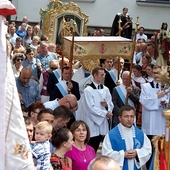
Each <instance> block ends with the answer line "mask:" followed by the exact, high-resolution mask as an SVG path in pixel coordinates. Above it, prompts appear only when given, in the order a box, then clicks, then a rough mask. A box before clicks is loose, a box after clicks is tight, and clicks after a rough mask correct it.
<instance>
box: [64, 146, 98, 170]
mask: <svg viewBox="0 0 170 170" xmlns="http://www.w3.org/2000/svg"><path fill="white" fill-rule="evenodd" d="M66 156H67V157H68V158H70V159H71V160H72V170H87V167H88V165H89V163H90V161H91V160H92V159H94V158H95V156H96V155H95V151H94V149H93V148H92V147H91V146H89V145H86V149H85V150H84V151H82V150H79V149H78V148H76V147H75V146H72V150H70V151H68V152H67V153H66Z"/></svg>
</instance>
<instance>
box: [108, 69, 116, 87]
mask: <svg viewBox="0 0 170 170" xmlns="http://www.w3.org/2000/svg"><path fill="white" fill-rule="evenodd" d="M109 74H110V77H111V78H112V80H113V81H114V83H115V84H116V81H117V78H116V77H115V75H114V74H113V71H112V70H110V71H109Z"/></svg>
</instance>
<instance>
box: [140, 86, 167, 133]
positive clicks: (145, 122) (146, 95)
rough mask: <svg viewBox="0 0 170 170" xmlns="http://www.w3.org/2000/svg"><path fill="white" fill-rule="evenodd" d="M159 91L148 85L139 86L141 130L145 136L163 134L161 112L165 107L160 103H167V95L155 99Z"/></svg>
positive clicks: (163, 127) (163, 120)
mask: <svg viewBox="0 0 170 170" xmlns="http://www.w3.org/2000/svg"><path fill="white" fill-rule="evenodd" d="M159 90H160V89H157V88H152V87H151V85H150V83H145V84H142V85H141V94H140V103H141V104H142V130H143V131H144V133H146V134H147V135H163V134H164V133H165V117H164V116H163V115H162V112H163V110H164V109H166V107H162V106H161V101H163V100H166V101H167V103H168V102H169V96H168V95H169V94H168V95H165V96H164V97H162V98H159V99H158V97H157V94H156V93H157V92H158V91H159Z"/></svg>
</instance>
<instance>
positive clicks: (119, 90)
mask: <svg viewBox="0 0 170 170" xmlns="http://www.w3.org/2000/svg"><path fill="white" fill-rule="evenodd" d="M115 89H116V91H117V93H118V94H119V96H120V98H121V100H122V102H123V103H124V104H125V102H126V98H125V95H124V94H123V92H122V90H121V88H120V87H119V86H116V87H115Z"/></svg>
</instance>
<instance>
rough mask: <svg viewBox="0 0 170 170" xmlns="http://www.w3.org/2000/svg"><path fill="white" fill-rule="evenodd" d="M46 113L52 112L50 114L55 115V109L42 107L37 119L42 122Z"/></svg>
mask: <svg viewBox="0 0 170 170" xmlns="http://www.w3.org/2000/svg"><path fill="white" fill-rule="evenodd" d="M45 113H48V114H50V115H53V110H52V109H49V108H48V109H46V108H45V109H42V110H41V111H40V112H39V113H38V116H37V120H38V121H39V122H40V121H41V119H42V117H43V115H44V114H45Z"/></svg>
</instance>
